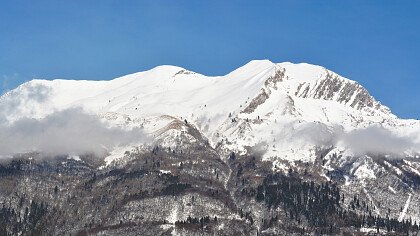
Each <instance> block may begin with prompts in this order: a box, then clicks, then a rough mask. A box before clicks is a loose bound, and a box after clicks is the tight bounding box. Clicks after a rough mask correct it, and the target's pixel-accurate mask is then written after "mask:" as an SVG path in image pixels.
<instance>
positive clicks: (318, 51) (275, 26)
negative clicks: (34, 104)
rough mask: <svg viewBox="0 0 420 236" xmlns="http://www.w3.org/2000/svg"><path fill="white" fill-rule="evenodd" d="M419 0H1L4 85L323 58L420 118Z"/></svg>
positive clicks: (0, 82) (0, 83)
mask: <svg viewBox="0 0 420 236" xmlns="http://www.w3.org/2000/svg"><path fill="white" fill-rule="evenodd" d="M419 12H420V1H404V0H395V1H383V0H381V1H379V0H378V1H367V0H366V1H354V0H352V1H335V0H334V1H326V0H322V1H315V0H310V1H257V0H256V1H194V0H192V1H171V0H168V1H156V0H152V1H107V0H97V1H61V0H52V1H43V0H40V1H32V0H30V1H29V0H28V1H20V0H16V1H12V0H10V1H6V0H0V93H1V92H4V91H5V90H6V89H11V88H14V87H16V86H17V85H18V84H20V83H22V82H24V81H27V80H30V79H32V78H43V79H56V78H65V79H92V80H107V79H112V78H114V77H117V76H121V75H125V74H129V73H132V72H137V71H142V70H146V69H150V68H152V67H154V66H156V65H161V64H172V65H178V66H182V67H185V68H187V69H190V70H193V71H197V72H200V73H203V74H207V75H222V74H225V73H227V72H229V71H231V70H233V69H235V68H237V67H239V66H241V65H243V64H245V63H246V62H248V61H249V60H252V59H270V60H271V61H273V62H283V61H291V62H296V63H297V62H308V63H312V64H318V65H322V66H325V67H327V68H329V69H331V70H333V71H335V72H337V73H339V74H341V75H343V76H345V77H348V78H350V79H353V80H356V81H358V82H359V83H361V84H362V85H363V86H365V87H366V88H367V89H368V90H369V91H370V92H371V94H372V95H373V96H375V97H376V98H377V99H378V100H380V101H381V102H382V103H383V104H385V105H387V106H389V107H390V108H391V109H392V111H393V112H394V113H396V114H397V115H399V116H401V117H405V118H420V91H419V89H420V75H419V74H420V73H419V71H420V13H419Z"/></svg>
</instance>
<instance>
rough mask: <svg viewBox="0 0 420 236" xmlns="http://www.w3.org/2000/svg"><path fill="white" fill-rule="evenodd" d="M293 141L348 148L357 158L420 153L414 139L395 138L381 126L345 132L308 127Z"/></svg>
mask: <svg viewBox="0 0 420 236" xmlns="http://www.w3.org/2000/svg"><path fill="white" fill-rule="evenodd" d="M291 138H293V139H299V140H301V141H302V142H306V143H307V142H309V143H311V144H314V145H322V146H341V147H346V148H348V149H350V150H351V151H352V152H353V153H355V154H358V155H361V154H393V155H403V154H404V152H406V151H411V152H415V153H420V143H419V142H418V141H417V140H416V138H415V137H412V136H410V135H406V136H404V135H399V134H396V133H395V132H392V131H391V130H389V129H386V128H384V127H382V126H380V125H371V126H369V127H367V128H359V129H355V130H353V131H350V132H345V131H344V130H343V128H342V127H341V126H332V127H331V126H327V125H325V124H322V123H307V124H304V125H302V126H300V127H299V128H297V129H295V130H293V132H292V135H291Z"/></svg>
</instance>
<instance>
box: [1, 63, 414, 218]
mask: <svg viewBox="0 0 420 236" xmlns="http://www.w3.org/2000/svg"><path fill="white" fill-rule="evenodd" d="M72 108H82V109H83V110H84V111H85V112H87V113H90V114H95V115H97V116H98V117H100V118H101V119H103V120H106V121H107V122H108V123H109V124H111V125H112V126H116V127H123V128H124V129H132V128H136V127H138V128H142V129H144V130H145V132H146V133H148V134H149V136H150V137H151V138H152V141H150V142H151V143H154V144H157V145H159V146H161V147H164V148H171V150H185V149H188V147H190V146H194V145H201V144H203V143H206V144H209V145H210V146H211V147H212V148H213V149H214V151H215V152H217V153H218V154H219V155H220V156H221V157H222V158H225V159H226V158H227V157H228V155H229V153H231V152H234V153H236V154H237V155H238V154H239V155H257V154H258V155H261V156H262V160H264V161H269V162H268V163H271V165H272V170H273V171H279V172H287V171H288V170H289V168H295V169H296V170H298V171H301V172H303V170H304V169H305V170H306V169H307V168H312V170H313V172H314V173H317V175H319V178H324V179H326V180H330V179H333V180H334V181H337V182H338V183H340V186H342V188H343V189H344V191H347V193H349V195H351V194H352V193H354V192H359V191H361V194H363V195H364V196H365V198H366V199H370V201H372V202H373V205H374V206H376V207H375V209H376V211H377V213H378V214H382V213H383V212H384V211H385V210H386V208H390V209H391V210H390V212H391V214H392V215H394V216H397V217H399V218H400V220H402V219H408V217H411V218H413V219H417V220H420V218H419V213H420V209H418V207H415V206H418V205H419V204H420V191H419V189H418V186H419V184H420V183H419V182H418V180H419V178H420V164H419V159H418V158H419V156H418V154H419V153H420V145H419V143H420V121H418V120H405V119H399V118H398V117H397V116H395V115H394V114H392V112H391V111H390V109H389V108H388V107H386V106H384V105H382V104H381V103H380V102H379V101H377V100H376V99H375V98H374V97H372V96H371V95H370V94H369V92H368V91H367V90H366V89H365V88H364V87H363V86H361V85H360V84H358V83H357V82H355V81H352V80H349V79H347V78H344V77H342V76H340V75H338V74H336V73H335V72H332V71H330V70H328V69H326V68H323V67H321V66H316V65H310V64H305V63H301V64H293V63H289V62H285V63H273V62H271V61H268V60H256V61H251V62H249V63H247V64H246V65H244V66H242V67H240V68H238V69H236V70H234V71H232V72H231V73H229V74H227V75H224V76H205V75H202V74H199V73H196V72H192V71H189V70H187V69H184V68H180V67H176V66H158V67H155V68H153V69H151V70H148V71H145V72H139V73H135V74H131V75H127V76H123V77H120V78H116V79H114V80H110V81H73V80H53V81H48V80H32V81H30V82H27V83H25V84H22V85H21V86H19V87H18V88H16V89H14V90H12V91H10V92H8V93H6V94H4V95H3V96H2V97H1V98H0V111H1V112H2V114H0V124H3V126H8V125H9V126H11V125H13V124H14V123H16V122H19V120H21V119H23V118H33V119H37V120H42V119H43V118H45V117H48V116H49V115H52V114H54V113H56V112H60V111H63V110H67V109H72ZM139 145H140V144H139V143H134V144H133V143H132V144H130V145H128V146H127V145H126V146H119V147H115V148H114V149H112V150H109V152H110V153H109V156H107V157H106V159H105V160H106V163H107V164H108V165H110V164H111V163H118V162H123V161H124V158H126V155H125V154H124V153H125V152H126V151H130V150H132V149H133V148H137V149H138V148H139V147H138V146H139ZM140 149H141V148H140ZM41 151H42V150H41ZM113 161H114V162H113ZM308 166H309V167H308ZM102 168H104V167H102ZM384 196H388V197H386V199H385V200H384ZM378 202H381V203H382V207H381V206H380V205H379V204H377V203H378ZM375 203H376V205H375ZM400 207H401V209H402V210H400Z"/></svg>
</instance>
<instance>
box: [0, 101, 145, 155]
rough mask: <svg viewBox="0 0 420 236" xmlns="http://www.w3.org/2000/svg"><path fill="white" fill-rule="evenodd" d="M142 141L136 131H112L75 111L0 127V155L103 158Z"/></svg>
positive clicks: (97, 121)
mask: <svg viewBox="0 0 420 236" xmlns="http://www.w3.org/2000/svg"><path fill="white" fill-rule="evenodd" d="M146 139H147V137H146V135H145V133H144V132H143V131H142V130H141V129H139V128H135V129H132V130H126V129H123V128H120V127H112V126H110V125H109V124H107V123H106V122H104V121H102V120H100V119H99V118H98V117H97V116H95V115H91V114H88V113H86V112H84V111H83V110H82V109H78V108H74V109H67V110H63V111H58V112H55V113H53V114H51V115H48V116H47V117H45V118H42V119H30V118H23V119H20V120H18V121H15V122H13V123H11V124H10V123H5V122H3V123H0V140H1V142H0V155H10V154H14V153H23V152H31V151H36V152H42V153H46V154H49V155H64V154H74V155H80V154H87V153H94V154H96V155H104V154H105V153H106V152H107V151H109V150H111V149H112V148H114V147H115V146H118V145H124V144H129V143H131V142H143V141H145V140H146Z"/></svg>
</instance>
